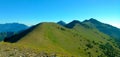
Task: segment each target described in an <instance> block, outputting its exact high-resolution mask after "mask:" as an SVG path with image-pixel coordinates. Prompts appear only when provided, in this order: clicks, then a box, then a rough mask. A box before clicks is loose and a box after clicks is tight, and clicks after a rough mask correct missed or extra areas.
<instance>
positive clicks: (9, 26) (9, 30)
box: [0, 23, 28, 40]
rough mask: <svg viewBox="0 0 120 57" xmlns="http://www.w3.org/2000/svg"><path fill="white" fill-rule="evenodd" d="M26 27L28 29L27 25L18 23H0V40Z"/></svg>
mask: <svg viewBox="0 0 120 57" xmlns="http://www.w3.org/2000/svg"><path fill="white" fill-rule="evenodd" d="M26 29H28V26H26V25H24V24H20V23H6V24H0V40H3V39H4V38H5V37H10V36H12V35H14V34H17V33H19V32H21V31H23V30H26Z"/></svg>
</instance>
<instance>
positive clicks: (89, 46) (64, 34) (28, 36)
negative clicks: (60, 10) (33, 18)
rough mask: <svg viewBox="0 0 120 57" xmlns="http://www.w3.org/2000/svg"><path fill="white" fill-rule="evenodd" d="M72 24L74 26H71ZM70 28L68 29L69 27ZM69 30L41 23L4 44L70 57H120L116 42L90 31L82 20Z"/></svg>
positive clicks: (93, 30)
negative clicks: (19, 45)
mask: <svg viewBox="0 0 120 57" xmlns="http://www.w3.org/2000/svg"><path fill="white" fill-rule="evenodd" d="M71 25H72V26H71ZM67 26H68V27H69V26H70V27H69V28H66V27H67ZM67 26H66V27H63V26H60V25H58V24H56V23H40V24H38V25H36V26H34V27H33V28H32V29H31V28H30V29H28V30H26V31H27V32H26V31H25V32H22V33H21V34H18V35H16V36H13V37H12V38H6V39H5V40H4V41H5V42H12V43H16V44H17V45H18V44H21V45H23V46H27V47H31V48H38V49H39V50H41V51H47V52H50V53H56V55H57V56H62V55H66V56H68V57H71V56H75V57H91V56H92V57H115V56H116V57H118V56H119V54H120V53H119V52H120V49H118V48H117V46H116V44H115V43H114V40H112V39H111V38H110V37H109V36H107V35H105V34H103V33H101V32H99V31H98V30H97V29H95V28H94V29H93V28H89V26H87V25H85V24H81V22H79V21H77V22H76V21H73V22H71V23H69V24H67Z"/></svg>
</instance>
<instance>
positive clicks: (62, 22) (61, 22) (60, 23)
mask: <svg viewBox="0 0 120 57" xmlns="http://www.w3.org/2000/svg"><path fill="white" fill-rule="evenodd" d="M57 24H59V25H62V26H65V25H66V23H65V22H64V21H62V20H61V21H59V22H57Z"/></svg>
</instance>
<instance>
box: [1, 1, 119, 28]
mask: <svg viewBox="0 0 120 57" xmlns="http://www.w3.org/2000/svg"><path fill="white" fill-rule="evenodd" d="M119 5H120V0H0V12H1V13H0V20H1V21H0V24H3V23H13V22H17V23H23V24H26V25H29V26H30V25H34V24H37V23H40V22H58V21H60V20H63V21H65V22H67V23H68V22H71V21H72V20H79V21H83V20H86V19H90V18H95V19H96V20H98V21H100V22H103V23H107V24H110V25H113V26H116V27H118V28H120V22H119V21H120V11H119V10H120V7H119Z"/></svg>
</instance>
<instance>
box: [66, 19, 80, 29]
mask: <svg viewBox="0 0 120 57" xmlns="http://www.w3.org/2000/svg"><path fill="white" fill-rule="evenodd" d="M76 24H81V22H80V21H78V20H73V21H72V22H70V23H68V24H67V25H66V27H68V28H73V27H74V26H75V25H76Z"/></svg>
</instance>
